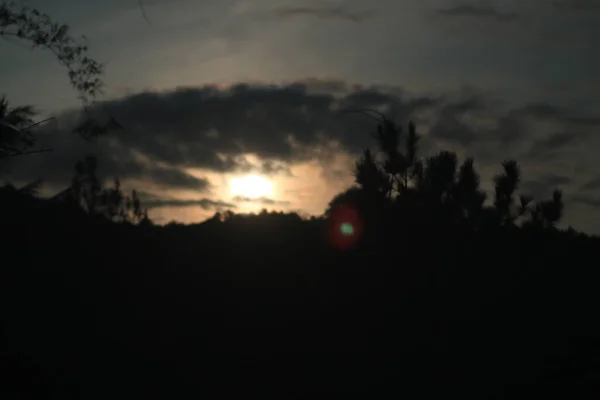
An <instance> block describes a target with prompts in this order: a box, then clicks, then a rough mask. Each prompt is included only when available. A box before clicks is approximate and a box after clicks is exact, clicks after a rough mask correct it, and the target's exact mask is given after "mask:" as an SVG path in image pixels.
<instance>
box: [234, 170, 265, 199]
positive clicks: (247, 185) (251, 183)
mask: <svg viewBox="0 0 600 400" xmlns="http://www.w3.org/2000/svg"><path fill="white" fill-rule="evenodd" d="M229 189H230V191H231V194H232V195H233V196H243V197H248V198H251V199H256V198H259V197H272V195H273V184H272V183H271V181H269V180H268V179H265V178H262V177H260V176H257V175H248V176H245V177H243V178H233V179H232V180H231V181H230V182H229Z"/></svg>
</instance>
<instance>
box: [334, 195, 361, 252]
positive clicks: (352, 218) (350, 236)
mask: <svg viewBox="0 0 600 400" xmlns="http://www.w3.org/2000/svg"><path fill="white" fill-rule="evenodd" d="M361 234H362V219H361V217H360V214H359V212H358V211H357V210H356V208H355V207H353V206H351V205H343V206H339V207H337V208H336V209H335V210H333V211H332V212H331V215H330V216H329V221H328V224H327V237H328V240H329V243H330V244H331V245H332V246H333V247H334V248H336V249H338V250H348V249H351V248H353V247H354V246H355V245H356V244H357V243H358V241H359V239H360V236H361Z"/></svg>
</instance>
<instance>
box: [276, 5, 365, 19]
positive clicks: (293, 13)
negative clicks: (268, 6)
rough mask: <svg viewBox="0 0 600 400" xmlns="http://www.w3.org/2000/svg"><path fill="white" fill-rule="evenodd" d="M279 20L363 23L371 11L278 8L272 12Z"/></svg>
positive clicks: (332, 8) (335, 8)
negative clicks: (318, 19)
mask: <svg viewBox="0 0 600 400" xmlns="http://www.w3.org/2000/svg"><path fill="white" fill-rule="evenodd" d="M273 13H274V14H275V15H276V16H278V17H279V18H286V19H287V18H294V17H300V16H312V17H316V18H320V19H340V20H344V21H350V22H356V23H359V22H364V21H366V20H368V19H370V18H372V17H373V16H374V15H375V13H374V11H373V10H365V11H351V10H348V9H347V8H345V7H300V6H298V7H279V8H276V9H274V10H273Z"/></svg>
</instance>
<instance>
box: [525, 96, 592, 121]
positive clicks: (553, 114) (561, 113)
mask: <svg viewBox="0 0 600 400" xmlns="http://www.w3.org/2000/svg"><path fill="white" fill-rule="evenodd" d="M515 112H516V113H518V114H520V115H522V116H524V117H530V118H534V119H540V120H548V121H552V122H558V123H562V124H570V125H577V126H581V127H596V126H600V117H598V116H594V115H582V114H581V113H578V112H577V111H575V110H572V109H570V108H566V107H559V106H555V105H552V104H548V103H543V102H539V103H530V104H527V105H525V106H523V107H521V108H519V109H516V110H515Z"/></svg>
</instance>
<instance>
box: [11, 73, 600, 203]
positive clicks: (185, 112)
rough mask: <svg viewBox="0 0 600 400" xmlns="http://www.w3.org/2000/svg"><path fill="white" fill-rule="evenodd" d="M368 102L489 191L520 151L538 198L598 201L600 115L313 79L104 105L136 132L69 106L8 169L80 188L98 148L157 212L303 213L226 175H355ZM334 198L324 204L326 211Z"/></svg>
mask: <svg viewBox="0 0 600 400" xmlns="http://www.w3.org/2000/svg"><path fill="white" fill-rule="evenodd" d="M361 109H374V110H379V111H381V112H384V113H386V114H387V115H389V116H390V118H393V119H394V120H396V121H398V122H401V123H406V121H408V120H409V119H412V120H414V121H415V122H416V123H417V128H418V130H419V132H420V133H421V134H423V139H422V142H421V152H422V154H423V155H428V154H429V155H431V154H433V153H435V152H437V151H439V150H441V149H450V150H454V151H457V152H458V153H459V155H460V156H463V157H464V156H474V157H475V160H476V162H477V163H478V168H479V170H480V171H481V172H482V174H483V177H484V180H485V182H487V184H488V186H489V182H490V178H491V177H492V176H493V174H494V173H496V172H497V171H498V169H499V163H500V162H501V161H503V160H505V159H509V158H515V157H516V158H517V160H518V161H520V163H521V165H522V166H523V170H524V179H525V182H524V189H526V190H527V191H529V192H531V193H532V194H535V195H540V196H545V195H547V194H548V193H549V192H550V190H551V189H553V187H555V186H560V187H561V188H564V189H565V190H566V192H567V200H568V199H569V191H570V192H571V193H572V198H573V200H574V201H575V200H576V201H578V202H579V203H585V204H588V205H593V204H595V199H596V197H595V196H597V192H596V191H595V189H597V187H596V186H595V185H594V184H593V182H594V179H596V177H595V176H593V173H592V172H593V171H595V169H590V168H593V167H592V165H591V164H592V163H593V160H595V155H594V153H593V152H592V151H591V149H592V147H591V146H592V145H593V143H595V142H596V141H598V139H596V137H595V136H594V135H592V133H593V132H594V131H595V130H597V129H598V127H599V126H600V119H599V118H597V117H595V116H594V115H590V114H586V113H584V112H582V111H577V110H574V109H570V108H567V107H564V106H558V105H554V104H551V103H547V102H535V103H525V104H520V105H513V103H505V102H502V101H499V100H498V99H495V98H494V97H492V96H490V95H489V94H487V93H486V92H485V91H482V90H478V89H476V88H473V87H464V88H462V89H460V90H456V91H453V92H447V93H438V94H423V93H410V92H408V91H407V90H405V89H403V88H401V87H393V86H371V87H366V86H360V85H353V84H350V83H345V82H343V81H327V80H318V79H309V80H305V81H301V82H295V83H290V84H281V85H273V84H245V83H239V84H234V85H231V86H229V87H222V86H220V87H217V86H204V87H185V88H179V89H174V90H171V91H161V92H153V91H146V92H142V93H137V94H132V95H130V96H126V97H123V98H119V99H114V100H109V101H104V102H102V103H100V104H99V106H98V108H97V110H96V112H97V113H98V114H99V115H112V116H114V117H115V118H116V119H117V120H118V121H119V122H120V123H121V124H122V125H123V127H124V130H122V131H115V132H113V133H111V134H110V135H108V136H106V137H104V138H101V139H99V140H98V141H97V142H96V143H86V142H84V141H83V140H82V139H80V138H78V137H75V136H73V135H71V134H70V133H68V132H69V130H70V129H71V127H72V126H73V124H75V123H76V122H77V114H76V113H75V112H74V111H71V112H66V113H64V114H62V115H60V116H59V117H58V118H57V120H56V121H54V122H52V123H49V124H47V125H46V126H44V127H42V128H40V129H39V130H38V134H39V136H40V138H41V139H42V141H43V142H44V144H46V145H48V146H51V147H53V148H54V149H55V151H53V152H51V153H45V154H40V155H36V156H32V157H29V158H27V159H25V158H21V159H14V160H13V161H12V162H11V163H10V164H8V165H7V167H8V171H9V172H10V179H12V180H14V181H18V182H25V181H27V180H30V179H35V178H37V177H43V178H45V179H46V182H47V183H48V184H49V185H50V186H51V187H53V188H56V189H58V188H61V187H64V186H65V185H67V184H68V182H69V179H70V177H71V175H72V170H73V166H74V164H75V162H76V161H77V160H78V159H81V158H82V157H83V156H84V155H85V154H87V153H93V154H96V155H97V156H98V158H99V165H100V172H101V174H102V175H103V176H104V177H106V178H112V177H113V176H118V177H120V178H121V179H123V180H126V181H133V182H137V185H138V186H140V185H141V186H142V187H140V189H141V190H143V191H146V192H149V196H147V197H146V198H145V200H146V201H147V205H148V206H150V207H153V208H164V207H192V206H197V207H200V208H202V209H204V210H209V209H223V208H227V207H230V208H239V207H240V206H243V205H244V204H247V203H252V204H254V205H261V206H269V208H277V207H283V206H290V207H294V208H295V209H302V206H303V204H302V201H301V200H300V199H294V198H293V197H290V198H273V199H266V198H261V199H254V200H253V199H249V198H243V197H237V198H224V196H225V193H226V189H224V188H223V187H222V186H223V185H224V184H226V183H223V181H222V179H221V180H220V179H219V176H223V174H230V175H231V174H233V175H235V174H245V173H250V172H252V173H258V174H263V175H269V176H273V177H275V176H279V177H283V178H282V179H284V178H285V179H287V180H288V181H289V182H291V183H290V185H292V187H293V185H294V184H293V182H294V180H296V182H298V183H300V182H299V181H298V179H300V178H299V177H296V176H295V175H294V173H293V172H292V171H293V169H294V168H295V166H297V165H304V164H307V163H313V164H314V163H316V164H318V165H320V166H321V168H322V170H323V171H325V172H322V174H324V175H323V176H324V177H325V178H324V179H326V180H327V181H328V182H335V181H336V180H339V179H340V178H343V179H345V180H346V181H347V182H350V180H351V179H350V176H351V170H350V164H349V163H342V164H339V162H338V163H337V164H336V160H338V159H339V157H340V156H345V157H347V159H349V160H352V159H353V158H355V157H357V156H358V155H359V154H360V152H361V151H362V150H363V149H364V148H366V147H372V146H373V142H372V141H371V138H370V135H369V133H370V132H372V131H373V129H374V123H375V121H374V120H373V119H372V118H369V117H368V116H366V115H365V114H364V113H360V112H356V113H348V112H346V111H347V110H361ZM594 165H595V164H594ZM575 171H588V172H587V173H584V174H582V173H581V172H575ZM304 179H305V178H304ZM146 185H147V186H146ZM150 187H151V188H152V189H151V190H150V189H149V188H150ZM580 187H581V189H582V190H583V191H582V192H580V191H579V189H580ZM157 193H163V194H162V195H161V196H159V195H157ZM166 193H169V194H166ZM176 193H184V194H185V195H179V196H178V195H177V194H176ZM331 194H332V193H328V195H331ZM225 197H226V196H225ZM583 199H588V200H583ZM328 200H329V198H322V199H319V201H321V202H322V204H323V208H324V207H325V205H326V203H327V201H328Z"/></svg>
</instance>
